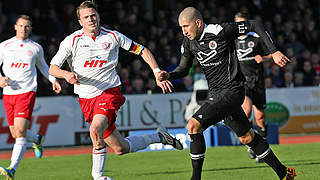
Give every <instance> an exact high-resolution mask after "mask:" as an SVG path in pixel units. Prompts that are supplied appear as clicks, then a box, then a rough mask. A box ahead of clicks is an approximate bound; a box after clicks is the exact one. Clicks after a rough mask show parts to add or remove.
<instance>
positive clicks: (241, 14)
mask: <svg viewBox="0 0 320 180" xmlns="http://www.w3.org/2000/svg"><path fill="white" fill-rule="evenodd" d="M234 17H235V18H245V19H248V18H249V13H248V12H247V11H242V12H238V13H236V14H235V15H234Z"/></svg>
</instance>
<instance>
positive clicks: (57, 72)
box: [49, 64, 80, 85]
mask: <svg viewBox="0 0 320 180" xmlns="http://www.w3.org/2000/svg"><path fill="white" fill-rule="evenodd" d="M49 73H50V75H52V76H54V77H56V78H62V79H65V80H66V81H67V82H68V83H70V84H78V85H79V84H80V83H79V81H78V75H77V74H76V73H74V72H70V71H66V70H63V69H61V68H60V67H59V66H57V65H55V64H51V65H50V68H49Z"/></svg>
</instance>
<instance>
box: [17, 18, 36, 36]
mask: <svg viewBox="0 0 320 180" xmlns="http://www.w3.org/2000/svg"><path fill="white" fill-rule="evenodd" d="M14 30H16V37H17V38H18V39H20V40H25V39H27V38H28V37H29V34H30V32H31V30H32V27H31V22H30V21H29V20H26V19H23V18H19V19H18V20H17V22H16V24H15V25H14Z"/></svg>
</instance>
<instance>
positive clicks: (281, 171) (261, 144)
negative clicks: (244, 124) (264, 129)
mask: <svg viewBox="0 0 320 180" xmlns="http://www.w3.org/2000/svg"><path fill="white" fill-rule="evenodd" d="M247 145H248V146H249V147H250V148H251V149H252V150H253V152H255V154H256V155H257V157H258V158H259V159H262V160H263V161H264V162H265V163H267V164H268V165H269V166H270V167H271V168H272V169H273V170H274V171H275V172H276V173H277V175H278V177H279V178H280V179H283V178H284V177H285V176H286V173H287V171H286V167H285V166H284V165H283V164H282V163H281V162H280V161H279V159H278V158H277V157H276V155H275V154H274V153H273V152H272V150H271V149H270V147H269V144H268V143H267V142H266V141H265V140H263V138H262V137H261V136H260V135H259V134H258V133H255V136H254V138H253V140H252V141H251V142H250V143H248V144H247Z"/></svg>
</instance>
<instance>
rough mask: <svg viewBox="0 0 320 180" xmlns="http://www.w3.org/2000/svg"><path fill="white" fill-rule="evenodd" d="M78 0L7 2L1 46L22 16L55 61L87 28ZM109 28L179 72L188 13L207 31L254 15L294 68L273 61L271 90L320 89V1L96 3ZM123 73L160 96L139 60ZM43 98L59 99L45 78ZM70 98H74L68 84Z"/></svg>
mask: <svg viewBox="0 0 320 180" xmlns="http://www.w3.org/2000/svg"><path fill="white" fill-rule="evenodd" d="M81 2H82V1H75V0H56V1H55V0H1V1H0V41H1V42H2V41H3V40H6V39H9V38H11V37H12V36H14V35H15V32H14V29H13V25H14V24H15V21H16V18H17V16H18V15H20V14H27V15H29V16H31V17H32V19H33V32H32V36H31V38H32V39H33V40H35V41H36V42H38V43H40V44H41V45H42V46H43V48H44V51H45V57H46V61H47V62H48V64H49V62H50V61H51V59H52V57H53V56H54V55H55V53H56V52H57V50H58V48H59V44H60V42H61V41H62V40H63V39H64V38H65V37H66V36H67V35H69V34H71V33H72V32H74V31H75V30H78V29H80V26H79V24H78V21H77V18H76V13H75V10H76V7H77V6H78V5H79V4H80V3H81ZM96 3H97V4H98V10H99V13H100V15H101V21H102V24H103V26H105V27H107V28H109V29H114V30H117V31H119V32H121V33H123V34H125V35H126V36H128V37H129V38H131V39H132V40H134V41H136V42H139V43H141V44H143V45H144V46H146V47H148V48H149V49H150V50H151V51H152V53H153V54H154V56H155V58H156V60H157V61H158V64H159V65H160V66H161V69H165V70H167V71H171V70H173V69H174V68H175V67H176V66H177V64H178V63H179V59H180V45H181V39H182V32H181V30H180V28H179V26H178V24H177V16H178V14H179V12H180V11H181V10H182V9H183V8H185V7H186V6H194V7H196V8H198V9H199V10H200V12H201V13H202V15H203V16H204V21H205V22H206V23H207V24H210V23H220V22H226V21H228V22H232V21H233V17H234V14H235V13H236V12H238V11H243V10H246V11H248V12H249V14H250V16H251V19H257V20H261V21H262V22H263V23H264V25H265V27H266V28H267V30H268V31H269V33H270V35H271V36H272V38H273V40H274V42H275V44H276V46H277V47H278V49H279V50H281V51H282V52H284V53H285V55H287V56H288V57H289V58H290V59H291V60H292V62H291V63H290V64H288V65H287V66H286V67H284V68H279V67H278V66H277V65H275V64H274V63H272V62H265V63H264V67H265V84H266V87H267V88H295V87H301V86H319V84H320V64H319V60H320V59H319V56H320V44H319V42H318V41H319V40H320V38H319V36H320V2H319V1H318V0H290V1H289V0H231V1H218V0H194V1H193V0H181V1H178V0H161V1H158V0H135V1H133V0H117V1H112V0H96ZM119 60H120V63H119V66H118V72H119V75H120V77H121V80H122V87H121V90H122V92H123V93H124V94H144V93H147V92H149V93H159V92H160V89H159V88H158V87H157V86H156V84H155V81H154V78H153V73H152V71H151V70H150V68H149V67H148V66H147V64H145V63H144V62H143V61H141V59H140V57H139V56H135V55H132V54H130V53H128V52H126V51H121V52H120V57H119ZM38 76H39V77H38V78H39V79H40V81H38V82H39V88H38V92H37V93H38V96H51V95H53V94H54V93H53V91H52V90H51V88H50V87H51V86H50V85H49V84H48V83H49V82H48V81H47V80H46V79H45V78H43V77H42V75H41V73H38ZM201 78H204V75H203V74H202V72H201V70H200V68H199V66H198V64H197V62H194V66H193V68H192V69H191V70H190V73H189V75H188V76H186V77H185V78H184V79H179V80H175V81H173V83H174V86H175V91H176V92H185V91H189V92H191V91H192V90H193V82H194V81H196V80H198V79H201ZM62 84H63V92H62V95H73V89H72V86H70V85H68V84H67V83H66V82H65V81H62Z"/></svg>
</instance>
